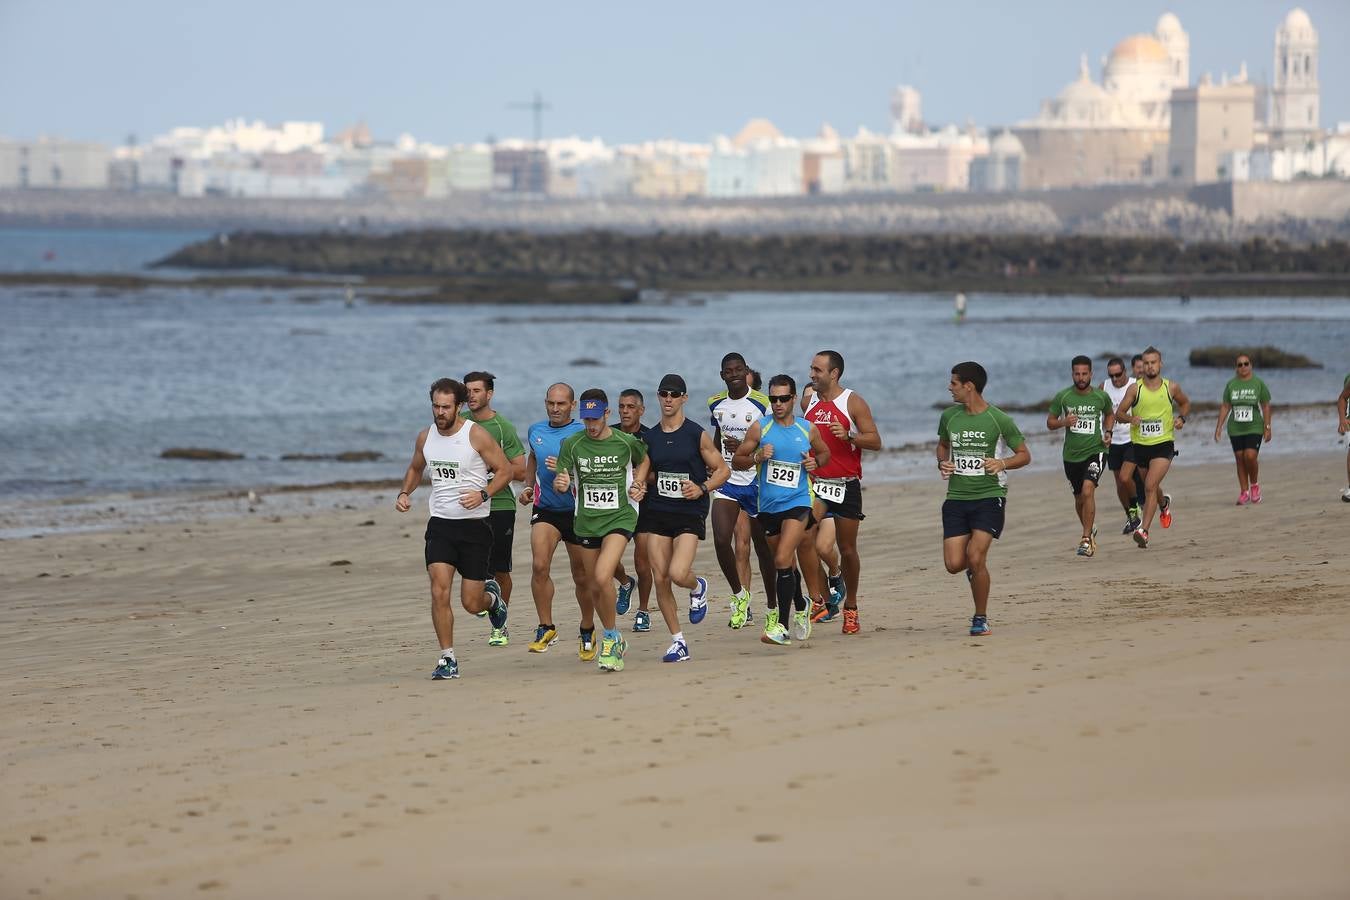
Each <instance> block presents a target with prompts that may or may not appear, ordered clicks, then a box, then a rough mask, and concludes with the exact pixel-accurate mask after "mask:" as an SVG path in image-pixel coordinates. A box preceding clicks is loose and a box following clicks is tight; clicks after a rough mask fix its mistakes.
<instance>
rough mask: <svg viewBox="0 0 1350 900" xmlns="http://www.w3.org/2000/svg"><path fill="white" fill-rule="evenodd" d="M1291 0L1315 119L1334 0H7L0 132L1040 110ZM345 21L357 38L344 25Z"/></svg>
mask: <svg viewBox="0 0 1350 900" xmlns="http://www.w3.org/2000/svg"><path fill="white" fill-rule="evenodd" d="M1295 5H1301V6H1302V8H1304V9H1305V10H1306V11H1307V12H1308V14H1309V15H1310V16H1311V18H1312V20H1313V22H1314V24H1315V25H1316V27H1317V29H1318V31H1319V33H1320V36H1321V41H1322V52H1321V60H1322V63H1321V71H1320V73H1319V74H1320V82H1321V85H1322V114H1321V124H1322V126H1323V127H1334V126H1335V124H1336V123H1337V122H1343V121H1350V92H1347V91H1345V90H1343V89H1341V85H1346V84H1350V52H1347V51H1350V6H1347V5H1345V4H1337V3H1334V2H1329V0H1323V2H1317V0H1312V2H1306V3H1302V4H1294V3H1289V2H1264V0H1262V2H1247V3H1242V4H1236V5H1234V4H1224V3H1219V2H1212V0H1195V2H1171V3H1163V4H1159V5H1158V6H1157V8H1156V9H1155V8H1152V7H1148V8H1145V7H1139V6H1134V5H1128V6H1127V5H1125V4H1115V3H1112V4H1102V5H1100V6H1099V7H1098V8H1095V9H1083V8H1077V9H1073V10H1068V11H1064V10H1057V9H1054V8H1053V6H1054V5H1053V4H1051V3H1049V2H1027V3H1024V4H1022V5H1021V7H1020V8H1019V11H1018V12H1016V13H1013V12H1011V11H1010V10H1008V9H1004V8H998V9H993V10H976V11H971V10H961V9H958V8H955V7H943V8H932V7H928V6H921V7H916V8H913V9H909V8H905V7H899V8H896V7H893V6H886V5H883V4H881V3H874V2H865V3H864V4H863V5H862V6H861V7H854V8H852V9H851V10H850V15H848V16H840V17H837V18H829V17H822V15H821V12H820V9H819V8H818V7H805V6H796V5H793V6H783V5H777V6H774V7H769V6H767V5H758V4H755V5H749V6H740V7H735V8H723V7H719V6H716V5H714V4H711V3H707V2H703V0H698V2H692V3H689V4H686V5H684V6H683V7H681V8H680V11H679V13H680V14H679V15H678V16H675V15H674V14H673V13H665V14H663V16H661V17H656V16H654V15H653V14H652V13H650V12H643V13H641V14H640V17H639V18H625V19H623V20H622V21H610V20H611V19H614V18H616V17H619V16H625V15H632V14H631V13H629V12H627V11H624V10H622V9H620V8H615V9H608V8H607V5H606V4H595V3H590V4H587V3H581V4H574V5H572V6H570V7H569V8H567V9H565V10H560V9H557V8H556V7H542V6H539V7H533V6H526V7H515V8H513V9H514V10H516V11H517V12H520V11H521V10H524V13H523V14H521V15H518V16H516V17H515V18H513V19H511V20H507V19H506V18H505V14H503V13H500V12H498V11H496V10H493V9H488V8H485V7H484V8H478V7H475V8H462V9H461V8H426V9H423V8H421V7H420V6H419V5H417V4H398V3H395V4H386V5H385V6H384V7H382V8H381V12H382V13H383V14H384V16H385V18H383V19H379V20H373V21H372V20H369V19H365V18H362V16H363V15H367V16H368V14H362V13H359V12H358V11H354V10H350V9H345V8H333V7H324V6H321V5H318V4H312V3H300V4H288V5H285V6H284V7H275V6H271V7H264V6H263V5H262V4H261V3H257V2H256V0H242V2H240V3H238V4H235V5H233V6H232V7H230V13H231V15H230V16H227V17H222V16H221V15H220V13H219V11H214V12H213V11H208V10H206V9H199V8H195V7H194V8H184V7H180V6H177V5H171V4H168V3H165V2H162V0H145V2H141V3H137V4H132V5H131V6H130V7H129V8H128V7H126V6H123V7H117V8H105V7H104V6H101V5H97V4H93V3H85V2H78V3H73V4H63V5H62V7H61V9H60V10H59V11H58V10H56V9H52V8H47V7H48V5H44V4H40V3H37V2H31V0H7V2H6V3H4V4H3V5H2V6H0V83H4V84H6V85H15V84H19V85H22V87H21V88H20V89H18V90H13V89H7V90H6V91H5V92H4V93H3V95H2V96H0V135H3V136H8V137H11V138H15V137H36V136H38V135H39V134H48V135H53V136H60V137H65V138H70V139H85V140H97V141H104V142H108V143H121V142H122V141H124V140H125V139H126V137H127V136H128V135H133V134H134V135H137V136H138V137H139V138H141V139H146V138H148V137H150V136H152V135H154V134H158V133H162V132H165V131H168V130H169V129H170V128H172V127H174V126H179V125H209V124H212V123H216V122H219V121H223V120H225V119H232V118H237V117H245V118H249V119H254V118H257V119H264V120H268V121H282V120H288V119H289V120H296V119H299V120H315V121H320V122H322V123H323V124H324V126H325V128H326V129H327V130H328V131H330V132H333V131H337V130H339V129H341V128H344V127H347V126H349V125H351V124H354V123H355V122H356V121H358V120H364V121H365V122H367V123H368V124H369V125H370V127H371V130H372V131H373V132H374V133H375V134H376V135H377V136H380V137H382V138H392V137H394V136H395V135H397V134H399V133H404V132H406V133H411V134H414V135H415V136H416V137H418V138H419V139H422V140H427V141H434V142H438V143H458V142H472V141H480V140H484V139H485V138H488V137H496V138H507V137H525V136H529V135H530V134H531V133H532V131H533V124H532V120H531V115H530V112H529V111H528V110H525V109H519V108H513V107H512V104H517V103H521V102H528V101H529V100H530V99H531V98H532V96H533V94H534V91H535V90H536V89H538V90H540V91H541V92H542V93H543V96H544V99H545V100H546V101H547V102H548V103H549V104H550V106H551V109H550V110H549V111H548V112H546V113H545V114H544V118H543V134H544V135H545V136H546V137H559V136H565V135H574V134H575V135H579V136H582V137H601V138H603V139H605V140H606V141H607V142H613V143H622V142H631V141H642V140H650V139H658V138H676V139H682V140H696V141H697V140H707V139H708V138H709V137H710V136H711V135H714V134H732V133H734V132H735V131H737V130H738V129H739V128H740V127H741V125H743V124H744V122H745V121H746V120H747V119H748V118H751V117H756V116H762V117H765V118H768V119H770V120H772V121H773V122H774V123H775V124H777V125H778V126H779V127H780V128H781V129H782V130H783V132H784V133H786V134H791V135H799V136H804V135H808V134H812V133H814V132H815V131H816V130H817V129H818V128H819V127H820V125H821V124H822V123H823V122H829V123H830V124H832V125H833V126H835V128H837V129H838V130H839V131H840V132H841V133H849V132H853V131H855V130H856V129H857V128H858V127H860V126H862V127H867V128H871V129H874V130H886V129H887V128H888V127H889V125H890V121H889V115H888V106H887V104H888V101H889V93H890V90H891V88H892V87H894V86H895V85H896V84H898V83H907V84H912V85H914V86H915V87H917V88H918V89H919V90H920V91H921V92H922V94H923V104H924V113H925V118H926V119H927V121H929V122H930V123H934V124H943V123H952V122H954V123H964V122H966V121H972V122H974V123H976V124H979V125H982V126H1005V125H1011V124H1014V123H1016V122H1018V121H1020V120H1023V119H1028V118H1032V117H1034V116H1035V115H1036V111H1037V109H1038V107H1039V104H1040V102H1041V100H1042V99H1043V98H1045V97H1047V96H1051V95H1053V94H1054V93H1055V92H1056V91H1058V90H1059V89H1060V88H1062V87H1063V85H1064V84H1066V83H1068V82H1069V81H1071V80H1072V79H1073V77H1074V75H1075V74H1076V71H1077V68H1078V60H1079V57H1080V55H1082V54H1086V55H1087V58H1088V60H1089V62H1090V63H1091V65H1092V67H1093V68H1094V69H1096V68H1098V66H1099V60H1100V58H1101V57H1102V56H1104V55H1105V54H1106V53H1108V52H1109V51H1110V50H1111V47H1112V46H1113V45H1114V44H1115V43H1116V42H1117V41H1118V40H1119V39H1120V38H1122V37H1123V36H1125V35H1129V34H1135V33H1147V32H1148V31H1150V30H1151V29H1152V27H1153V23H1154V21H1155V20H1156V19H1157V17H1158V15H1160V14H1161V13H1162V12H1165V11H1168V10H1171V11H1172V12H1175V13H1176V14H1177V16H1178V17H1179V18H1180V19H1181V21H1182V23H1183V25H1184V26H1185V28H1186V29H1187V30H1188V32H1189V33H1190V37H1191V53H1192V64H1191V79H1192V81H1196V80H1198V79H1199V78H1200V77H1202V76H1203V75H1205V74H1206V73H1209V74H1212V75H1213V76H1214V77H1215V78H1216V79H1217V78H1219V77H1221V76H1222V74H1223V73H1224V72H1227V73H1229V74H1236V72H1237V70H1238V67H1239V65H1241V64H1242V63H1243V62H1245V63H1246V65H1247V69H1248V72H1249V73H1250V75H1251V76H1252V77H1253V78H1254V79H1256V80H1269V76H1270V70H1271V68H1272V56H1273V45H1272V37H1271V36H1272V33H1273V31H1274V28H1275V27H1276V25H1278V23H1279V22H1280V21H1281V19H1282V18H1283V16H1284V15H1285V13H1287V12H1288V10H1289V9H1292V8H1293V7H1294V6H1295ZM522 19H528V20H529V21H528V23H527V24H525V25H521V24H520V21H521V20H522ZM72 21H73V22H76V23H77V24H78V25H79V26H80V27H79V28H78V29H76V30H74V31H72V30H71V29H70V24H71V22H72ZM972 23H973V24H972ZM414 25H415V26H416V27H412V26H414ZM57 34H59V35H60V37H59V38H56V37H52V38H49V39H48V38H44V37H37V38H34V35H38V36H43V35H57ZM352 34H359V35H362V36H363V38H364V42H363V44H361V45H360V46H352V45H350V43H349V42H350V35H352ZM915 34H918V35H920V36H919V37H915ZM482 35H489V36H490V37H489V38H487V39H483V38H482ZM58 44H59V46H57V45H58ZM1263 76H1264V79H1263Z"/></svg>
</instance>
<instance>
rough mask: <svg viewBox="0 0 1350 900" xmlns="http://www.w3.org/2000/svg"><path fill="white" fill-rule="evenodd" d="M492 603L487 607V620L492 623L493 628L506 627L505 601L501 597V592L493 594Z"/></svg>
mask: <svg viewBox="0 0 1350 900" xmlns="http://www.w3.org/2000/svg"><path fill="white" fill-rule="evenodd" d="M491 599H492V605H491V606H489V607H488V621H489V622H491V623H492V628H493V630H494V631H495V630H498V629H501V628H505V627H506V601H504V600H503V599H502V595H501V594H493V595H492V597H491Z"/></svg>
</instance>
